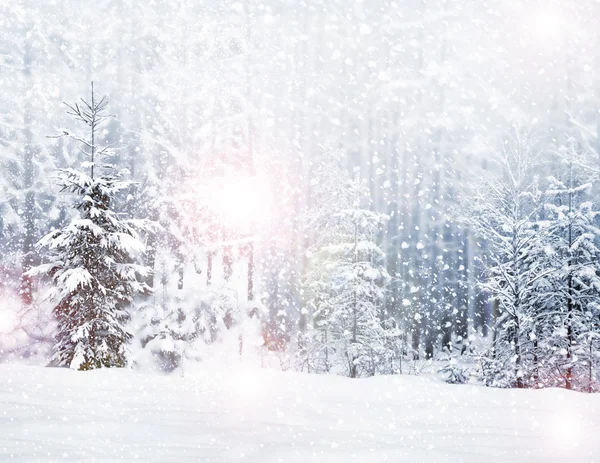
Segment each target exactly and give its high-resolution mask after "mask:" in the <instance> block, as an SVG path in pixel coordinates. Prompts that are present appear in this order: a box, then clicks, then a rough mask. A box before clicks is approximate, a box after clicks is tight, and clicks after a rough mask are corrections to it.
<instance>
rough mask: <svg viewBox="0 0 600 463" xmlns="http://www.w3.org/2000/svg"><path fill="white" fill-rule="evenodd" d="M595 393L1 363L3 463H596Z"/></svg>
mask: <svg viewBox="0 0 600 463" xmlns="http://www.w3.org/2000/svg"><path fill="white" fill-rule="evenodd" d="M599 436H600V395H589V394H582V393H576V392H570V391H565V390H557V389H552V390H500V389H488V388H483V387H479V386H473V385H447V384H444V383H442V382H440V381H439V380H437V379H436V378H434V377H425V376H423V377H415V376H389V377H376V378H370V379H359V380H352V379H348V378H343V377H338V376H318V375H308V374H302V373H289V372H286V373H282V372H277V371H271V370H265V369H260V368H248V367H244V366H242V365H230V366H229V367H227V368H220V369H216V368H208V367H206V368H203V369H200V368H197V369H195V370H193V371H190V370H188V371H186V372H185V375H184V376H183V377H182V376H181V375H180V374H179V373H174V374H172V375H170V376H162V375H156V374H148V373H142V372H138V371H132V370H117V369H112V370H97V371H90V372H77V371H71V370H67V369H51V368H42V367H35V366H23V365H6V364H5V365H0V461H18V462H34V461H72V462H75V461H76V462H83V461H90V462H112V461H136V460H137V461H142V462H186V461H190V462H191V461H193V462H215V463H217V462H261V463H270V462H273V463H275V462H283V463H296V462H297V463H306V462H320V463H330V462H336V463H338V462H339V463H345V462H353V461H356V462H373V463H375V462H377V463H379V462H386V461H390V462H395V463H398V462H411V463H416V462H423V463H425V462H426V463H436V462H444V463H451V462H469V463H471V462H473V463H479V462H485V463H494V462H498V463H500V462H502V463H506V462H544V463H548V462H566V461H569V462H570V463H576V462H581V463H593V462H600V437H599Z"/></svg>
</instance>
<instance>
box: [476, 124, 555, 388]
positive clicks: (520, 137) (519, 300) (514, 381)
mask: <svg viewBox="0 0 600 463" xmlns="http://www.w3.org/2000/svg"><path fill="white" fill-rule="evenodd" d="M492 159H493V161H494V166H493V167H494V168H495V169H497V170H498V171H499V172H497V173H494V174H489V175H487V176H486V178H485V180H484V182H483V184H481V185H478V188H477V192H476V194H475V197H474V201H473V198H469V203H471V204H470V206H471V207H472V208H473V209H472V211H471V214H470V215H471V217H472V218H473V219H472V222H471V224H470V225H471V226H472V228H473V229H474V230H475V232H476V233H477V234H478V235H479V237H480V238H481V239H483V240H485V241H486V242H487V248H488V253H487V255H486V257H485V263H486V267H487V274H488V275H487V280H485V281H483V282H482V283H481V286H482V289H484V290H487V291H489V293H490V294H491V296H492V298H493V307H494V314H493V326H492V336H491V338H492V339H491V346H490V348H489V350H488V351H487V352H486V353H484V354H483V355H482V358H481V375H482V379H483V381H484V383H486V384H488V385H491V386H499V387H525V385H526V384H527V383H528V381H529V378H530V377H531V372H532V371H533V370H530V368H533V367H532V365H531V364H530V361H531V360H532V359H531V357H530V355H529V353H530V351H531V348H532V342H533V341H534V339H535V337H534V321H535V319H536V314H535V313H534V308H535V307H536V301H537V300H538V298H539V297H540V293H539V291H538V285H539V282H540V280H541V279H542V278H543V277H544V276H545V275H547V269H545V268H544V260H543V259H538V258H534V255H539V250H540V249H541V247H542V244H543V243H544V240H545V239H546V236H547V235H546V230H545V228H544V227H543V226H540V224H539V223H538V216H539V212H540V208H541V205H542V202H541V193H540V190H539V188H538V186H537V179H536V176H535V175H534V172H535V168H536V166H538V165H539V156H538V151H537V150H536V147H535V144H534V142H533V141H532V140H531V139H530V138H529V137H528V136H526V135H525V134H523V133H521V132H519V131H517V132H516V134H515V136H514V137H511V138H510V139H508V140H506V141H505V142H504V143H503V145H502V147H501V149H500V150H498V151H497V152H496V153H495V155H494V157H493V158H492ZM498 174H499V175H498Z"/></svg>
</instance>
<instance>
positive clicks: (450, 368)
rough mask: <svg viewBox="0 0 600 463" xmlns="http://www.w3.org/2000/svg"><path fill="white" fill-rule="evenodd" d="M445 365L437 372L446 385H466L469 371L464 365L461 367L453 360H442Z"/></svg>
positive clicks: (469, 376) (469, 374)
mask: <svg viewBox="0 0 600 463" xmlns="http://www.w3.org/2000/svg"><path fill="white" fill-rule="evenodd" d="M444 363H445V365H444V366H443V367H442V368H440V369H439V370H438V373H440V374H441V375H442V377H443V379H444V381H446V382H447V383H448V384H466V383H468V382H469V379H470V378H471V371H470V369H469V367H467V366H466V365H461V364H460V363H458V362H457V360H456V359H455V358H447V359H445V360H444Z"/></svg>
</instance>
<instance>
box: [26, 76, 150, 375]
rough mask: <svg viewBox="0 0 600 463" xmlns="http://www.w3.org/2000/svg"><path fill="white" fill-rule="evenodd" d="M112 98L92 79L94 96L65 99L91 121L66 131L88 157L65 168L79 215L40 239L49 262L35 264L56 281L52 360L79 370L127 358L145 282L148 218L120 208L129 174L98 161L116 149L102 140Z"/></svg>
mask: <svg viewBox="0 0 600 463" xmlns="http://www.w3.org/2000/svg"><path fill="white" fill-rule="evenodd" d="M107 105H108V100H107V99H106V97H103V98H101V99H100V100H97V99H96V96H95V94H94V86H93V83H92V94H91V101H90V102H87V101H84V100H83V99H82V100H81V103H75V104H74V105H68V104H67V106H68V108H69V111H68V114H70V115H71V116H73V117H75V119H77V120H78V121H79V122H83V123H84V124H85V125H86V126H87V135H84V136H79V135H74V134H71V133H69V132H68V131H66V130H65V131H63V134H62V136H66V137H69V138H71V139H72V140H74V141H75V142H76V143H77V144H79V145H80V148H81V151H82V152H83V153H84V155H86V156H88V157H89V160H88V161H85V162H84V163H82V165H81V170H77V169H73V168H67V169H61V170H59V183H60V185H61V186H62V191H67V192H69V193H72V194H74V195H75V196H76V197H77V200H76V204H75V209H76V210H77V216H76V217H75V218H74V219H73V220H72V221H71V222H70V223H69V224H68V225H67V226H66V227H64V228H61V229H58V230H54V231H52V232H50V233H49V234H47V235H46V236H44V237H43V238H42V239H41V240H40V241H39V243H38V247H39V248H41V249H45V250H47V254H46V256H45V260H46V263H43V264H42V265H40V266H38V267H36V268H34V269H33V270H32V271H31V274H32V275H33V274H38V275H40V274H41V275H47V276H49V277H50V278H51V280H52V282H53V284H54V288H53V292H52V298H53V300H54V301H55V302H56V305H55V307H54V315H55V317H56V320H57V323H58V332H57V333H56V338H55V345H54V354H53V357H52V359H51V363H50V364H51V365H53V366H63V367H69V368H72V369H78V370H90V369H94V368H102V367H123V366H126V365H127V364H128V363H129V361H130V356H129V352H128V348H127V345H128V343H129V341H130V338H131V334H130V333H129V331H128V330H127V327H126V325H127V323H128V321H129V318H130V315H129V312H128V305H129V304H130V303H131V301H132V299H133V297H134V296H135V294H136V293H140V292H143V291H145V290H146V289H147V287H146V285H145V284H144V283H143V282H142V281H141V278H143V277H144V276H146V275H147V273H148V270H147V268H146V267H144V266H141V265H137V264H135V261H136V256H137V255H138V254H140V253H142V252H143V244H142V243H141V241H140V239H139V236H138V231H139V230H140V228H141V227H142V226H143V222H141V221H136V220H132V219H127V218H125V217H123V215H122V214H120V213H118V212H117V211H116V210H115V199H116V198H117V197H118V195H119V194H120V193H122V192H124V190H127V189H128V188H129V187H130V186H131V185H132V182H129V181H124V180H123V179H122V177H123V175H124V174H125V172H117V171H116V168H115V166H114V165H112V164H107V163H100V162H98V158H100V157H103V158H106V157H107V156H110V155H111V153H112V150H111V149H110V147H109V146H103V145H101V144H100V143H99V138H101V137H100V132H99V131H100V127H101V126H102V124H103V123H104V122H105V121H106V120H107V119H108V117H109V116H108V115H107V114H106V108H107Z"/></svg>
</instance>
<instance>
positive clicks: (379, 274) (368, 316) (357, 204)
mask: <svg viewBox="0 0 600 463" xmlns="http://www.w3.org/2000/svg"><path fill="white" fill-rule="evenodd" d="M347 188H348V189H349V191H351V192H353V193H354V195H353V196H354V197H355V200H354V204H353V207H351V208H348V209H342V210H340V211H338V212H337V213H335V214H334V215H333V216H332V217H333V219H334V221H333V223H332V224H331V225H332V226H333V227H334V228H333V231H334V234H333V236H331V237H330V240H329V242H328V243H327V244H324V245H322V246H319V247H318V248H317V249H316V250H315V252H314V254H313V256H312V259H313V266H314V270H313V272H312V273H311V274H310V275H309V278H308V280H307V284H306V288H307V292H308V294H309V304H310V305H311V306H312V307H313V309H314V313H313V320H314V330H315V331H316V333H318V334H319V336H317V339H318V341H319V342H320V343H322V345H323V347H324V349H325V368H326V370H327V371H328V370H329V369H330V368H332V367H333V364H337V365H338V366H343V368H344V371H345V373H346V374H347V375H348V376H350V377H353V378H355V377H359V376H372V375H374V374H376V373H377V372H378V371H379V369H380V366H381V363H382V360H383V359H384V358H385V354H386V353H385V344H386V343H385V336H386V329H385V326H386V325H385V322H387V320H385V315H384V311H383V299H384V294H385V286H386V284H387V283H388V282H389V276H388V274H387V271H386V269H385V254H384V253H383V251H382V250H381V248H380V247H379V246H378V244H377V243H376V239H377V235H378V233H379V231H380V230H381V227H382V226H383V225H384V223H385V216H383V215H381V214H378V213H375V212H372V211H370V210H368V209H366V208H363V207H362V204H361V199H362V198H361V196H362V195H361V191H360V190H361V186H360V184H352V183H349V184H348V186H347ZM330 352H331V353H335V358H334V359H330V358H329V356H330Z"/></svg>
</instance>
